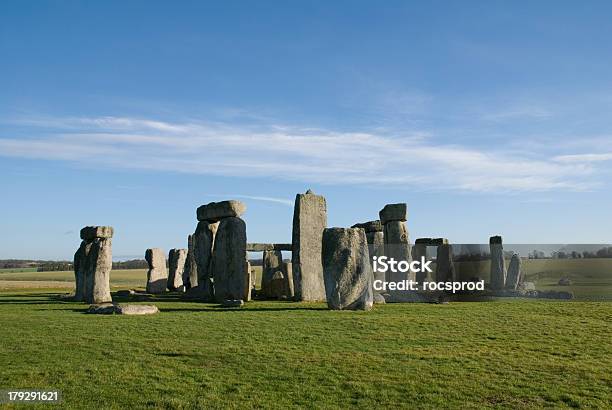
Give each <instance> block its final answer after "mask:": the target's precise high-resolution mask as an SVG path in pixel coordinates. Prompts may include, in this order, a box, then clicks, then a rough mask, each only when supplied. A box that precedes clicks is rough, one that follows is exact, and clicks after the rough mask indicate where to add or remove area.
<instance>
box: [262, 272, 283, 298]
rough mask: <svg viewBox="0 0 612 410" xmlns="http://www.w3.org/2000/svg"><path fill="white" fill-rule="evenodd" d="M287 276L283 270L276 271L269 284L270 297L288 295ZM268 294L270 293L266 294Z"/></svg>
mask: <svg viewBox="0 0 612 410" xmlns="http://www.w3.org/2000/svg"><path fill="white" fill-rule="evenodd" d="M285 283H286V278H285V275H283V272H281V271H279V270H278V271H276V272H274V275H272V278H271V280H270V284H269V285H268V289H269V290H268V294H269V297H272V298H276V299H280V298H282V297H283V296H285V297H286V285H285ZM266 296H268V295H266Z"/></svg>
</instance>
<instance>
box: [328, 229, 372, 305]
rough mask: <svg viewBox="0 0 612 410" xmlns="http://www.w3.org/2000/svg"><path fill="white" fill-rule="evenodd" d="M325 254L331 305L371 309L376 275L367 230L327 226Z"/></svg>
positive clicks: (329, 303) (329, 302)
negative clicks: (373, 283)
mask: <svg viewBox="0 0 612 410" xmlns="http://www.w3.org/2000/svg"><path fill="white" fill-rule="evenodd" d="M322 258H323V276H324V279H325V292H326V297H327V306H328V307H329V308H330V309H334V310H344V309H348V310H370V309H371V308H372V305H373V303H374V296H373V289H372V281H373V277H374V276H373V273H372V265H371V262H370V255H369V252H368V243H367V240H366V236H365V231H364V230H363V229H360V228H326V229H325V230H324V231H323V249H322Z"/></svg>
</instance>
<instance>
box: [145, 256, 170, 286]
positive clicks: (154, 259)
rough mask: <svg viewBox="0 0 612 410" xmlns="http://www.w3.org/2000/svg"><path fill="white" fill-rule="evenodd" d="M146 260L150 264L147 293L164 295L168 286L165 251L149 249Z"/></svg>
mask: <svg viewBox="0 0 612 410" xmlns="http://www.w3.org/2000/svg"><path fill="white" fill-rule="evenodd" d="M145 259H146V261H147V263H148V264H149V270H148V271H147V293H152V294H159V293H164V292H165V291H166V287H167V286H168V271H167V270H166V256H165V255H164V251H163V250H162V249H160V248H151V249H147V251H146V252H145Z"/></svg>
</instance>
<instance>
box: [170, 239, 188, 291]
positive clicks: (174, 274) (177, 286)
mask: <svg viewBox="0 0 612 410" xmlns="http://www.w3.org/2000/svg"><path fill="white" fill-rule="evenodd" d="M186 260H187V249H170V252H169V253H168V290H182V289H184V288H183V272H184V271H185V262H186Z"/></svg>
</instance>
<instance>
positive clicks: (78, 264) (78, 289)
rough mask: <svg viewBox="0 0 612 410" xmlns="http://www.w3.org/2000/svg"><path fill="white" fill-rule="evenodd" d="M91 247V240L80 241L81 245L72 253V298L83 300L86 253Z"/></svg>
mask: <svg viewBox="0 0 612 410" xmlns="http://www.w3.org/2000/svg"><path fill="white" fill-rule="evenodd" d="M90 249H91V241H89V242H88V241H81V246H79V249H77V251H76V252H75V254H74V265H73V267H74V282H75V288H74V298H73V299H74V300H75V301H77V302H84V301H85V299H86V297H85V295H86V293H87V290H86V288H85V276H86V266H87V254H88V253H89V250H90Z"/></svg>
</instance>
